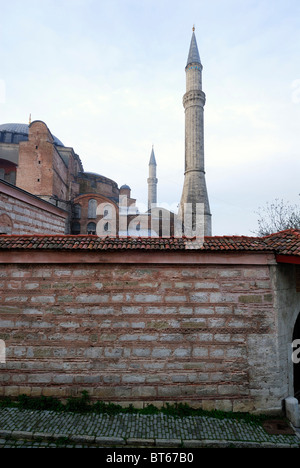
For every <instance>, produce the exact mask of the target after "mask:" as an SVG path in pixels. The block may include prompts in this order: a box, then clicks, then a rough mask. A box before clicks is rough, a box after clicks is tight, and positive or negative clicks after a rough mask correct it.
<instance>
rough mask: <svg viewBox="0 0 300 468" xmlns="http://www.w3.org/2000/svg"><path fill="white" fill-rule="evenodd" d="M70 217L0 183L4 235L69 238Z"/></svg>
mask: <svg viewBox="0 0 300 468" xmlns="http://www.w3.org/2000/svg"><path fill="white" fill-rule="evenodd" d="M66 218H67V213H66V212H64V211H63V210H60V209H58V208H56V207H55V206H52V205H50V204H49V203H46V202H45V201H43V200H41V199H39V198H37V197H33V196H32V195H31V194H29V193H26V192H24V191H23V190H19V189H18V188H17V187H14V186H12V185H10V184H6V183H4V182H2V181H1V182H0V233H2V234H15V235H16V234H21V235H23V234H65V229H66Z"/></svg>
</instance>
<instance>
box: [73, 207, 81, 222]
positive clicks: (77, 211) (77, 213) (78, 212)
mask: <svg viewBox="0 0 300 468" xmlns="http://www.w3.org/2000/svg"><path fill="white" fill-rule="evenodd" d="M74 218H75V219H81V205H80V204H79V203H77V204H76V205H74Z"/></svg>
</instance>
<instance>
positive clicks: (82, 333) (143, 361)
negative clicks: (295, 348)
mask: <svg viewBox="0 0 300 468" xmlns="http://www.w3.org/2000/svg"><path fill="white" fill-rule="evenodd" d="M20 255H22V254H20ZM49 255H50V254H49ZM62 255H63V254H61V261H60V262H59V263H53V260H52V261H50V256H49V262H47V261H46V260H45V261H43V262H41V263H35V260H34V256H32V257H31V261H30V263H28V260H27V261H26V262H24V263H22V259H20V258H19V262H20V263H19V265H16V264H12V263H11V264H9V263H5V264H2V265H0V282H1V289H2V293H1V303H0V304H1V305H0V339H2V340H4V341H5V343H6V347H7V362H6V364H5V365H1V366H0V369H1V374H0V379H1V390H0V392H1V393H2V394H3V395H14V396H15V395H18V394H20V393H26V394H29V395H41V394H43V395H54V396H58V397H60V398H65V397H67V396H69V395H78V394H80V392H81V391H82V390H84V389H86V390H87V391H88V392H89V394H90V395H91V396H92V397H93V398H95V399H98V400H103V401H113V402H118V403H122V404H128V403H129V402H131V403H133V404H135V405H139V406H142V405H144V404H147V403H150V402H151V403H155V404H158V405H160V404H163V403H165V402H166V401H168V402H174V401H182V402H187V403H189V404H192V405H194V406H201V407H203V408H210V409H211V408H220V409H225V410H235V411H239V410H242V411H243V410H247V411H254V410H256V409H258V408H260V409H261V408H263V409H265V408H267V407H270V406H272V407H274V406H277V407H278V406H280V404H281V403H280V402H281V397H282V395H279V394H278V393H279V392H278V391H277V392H276V384H274V381H275V380H274V379H273V377H274V375H275V374H276V372H277V369H276V323H275V322H276V320H275V309H274V303H273V291H272V285H271V279H270V273H269V271H270V270H269V266H268V264H267V261H266V260H265V259H264V260H263V261H262V262H261V264H256V265H251V264H244V265H241V264H233V263H234V262H233V260H230V258H228V255H227V256H226V259H224V260H223V262H222V259H221V260H220V258H219V260H218V261H217V260H216V261H215V263H211V264H201V256H200V257H199V258H198V261H197V263H198V264H196V263H194V264H192V263H191V264H188V263H184V262H183V263H182V264H180V263H179V262H178V261H176V262H175V261H174V260H172V254H171V253H170V254H169V257H168V258H167V259H165V260H164V262H165V263H164V264H163V263H161V264H155V263H154V262H152V263H151V262H150V260H149V259H148V260H147V263H148V264H146V263H145V261H144V260H145V256H143V255H140V256H139V259H136V260H135V262H133V261H132V262H130V261H129V262H128V263H127V260H126V253H122V254H120V257H122V262H123V264H121V263H120V262H119V263H118V262H117V261H116V260H114V259H111V260H110V261H111V262H112V263H109V260H106V261H105V260H104V261H99V259H95V256H96V254H90V256H89V257H88V258H89V259H90V260H88V259H85V261H84V262H82V263H80V264H79V263H76V255H77V254H76V253H74V254H73V260H72V262H69V263H64V261H66V260H63V259H62ZM86 255H88V254H86ZM107 255H108V256H110V254H109V253H108V254H107ZM145 255H146V253H145ZM149 255H151V253H149V254H148V257H149ZM199 255H200V254H199ZM44 256H45V257H44V258H45V259H46V258H47V254H44ZM124 256H125V258H124ZM160 257H162V256H160ZM219 257H222V256H219ZM250 257H251V256H250ZM24 258H25V257H24ZM77 258H78V259H79V253H78V255H77ZM3 261H6V260H5V259H4V260H3ZM97 262H99V263H97ZM222 263H223V264H222ZM250 263H251V262H250ZM270 342H271V345H270ZM260 344H261V345H262V346H260ZM269 345H270V349H269ZM272 351H275V354H272ZM266 354H267V356H266ZM263 359H265V366H266V367H268V368H269V369H270V372H269V374H270V375H271V377H270V378H271V380H272V379H273V380H272V386H268V382H264V381H263V379H261V376H260V377H259V379H256V377H255V373H253V372H252V367H251V366H255V365H256V363H259V364H260V365H262V361H263ZM271 369H273V371H272V370H271ZM272 372H273V373H272ZM277 390H278V389H277Z"/></svg>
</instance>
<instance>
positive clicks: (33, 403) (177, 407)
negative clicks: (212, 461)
mask: <svg viewBox="0 0 300 468" xmlns="http://www.w3.org/2000/svg"><path fill="white" fill-rule="evenodd" d="M1 407H2V408H7V407H14V408H18V409H25V410H27V409H30V410H39V411H56V412H72V413H97V414H108V415H116V414H146V415H147V414H149V415H151V414H164V415H166V416H172V417H174V418H185V417H189V416H206V417H210V418H216V419H234V420H239V421H245V422H247V423H251V424H258V425H261V424H262V423H263V422H264V421H266V420H268V419H271V417H270V416H267V415H253V414H250V413H242V412H240V413H234V412H227V411H219V410H212V411H206V410H203V409H195V408H192V407H190V406H189V405H187V404H186V403H177V404H174V405H170V404H169V403H166V405H165V406H164V407H162V408H157V407H156V406H154V405H148V406H146V407H145V408H143V409H137V408H134V406H133V405H129V406H128V407H125V408H124V407H122V406H121V405H117V404H115V403H104V402H91V400H90V397H89V395H88V392H86V391H83V392H82V394H81V396H80V397H72V398H69V399H68V400H67V401H66V402H65V403H63V402H62V401H60V400H59V399H57V398H54V397H45V396H41V397H35V398H34V397H29V396H27V395H20V396H19V397H18V398H17V400H11V399H10V398H4V399H2V400H0V408H1Z"/></svg>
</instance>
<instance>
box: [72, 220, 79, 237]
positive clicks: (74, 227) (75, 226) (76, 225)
mask: <svg viewBox="0 0 300 468" xmlns="http://www.w3.org/2000/svg"><path fill="white" fill-rule="evenodd" d="M80 231H81V226H80V223H73V224H72V234H74V235H75V236H78V235H79V234H80Z"/></svg>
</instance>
